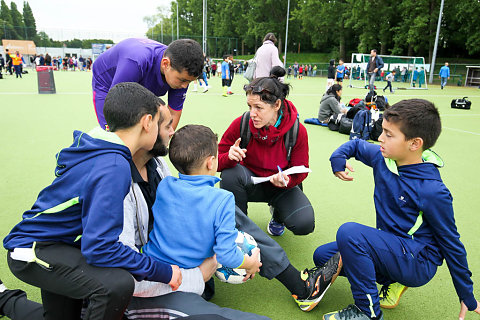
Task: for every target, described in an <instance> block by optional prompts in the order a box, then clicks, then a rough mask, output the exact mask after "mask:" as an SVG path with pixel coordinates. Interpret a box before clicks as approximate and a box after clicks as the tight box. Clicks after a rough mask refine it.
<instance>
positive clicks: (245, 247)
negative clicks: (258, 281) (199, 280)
mask: <svg viewBox="0 0 480 320" xmlns="http://www.w3.org/2000/svg"><path fill="white" fill-rule="evenodd" d="M235 243H236V244H237V247H238V248H239V249H240V250H241V251H242V252H243V253H246V254H248V255H249V256H251V255H252V253H253V251H254V249H255V248H257V242H256V241H255V239H254V238H253V237H252V236H251V235H249V234H248V233H246V232H243V231H238V235H237V239H236V240H235ZM258 260H259V261H260V255H258ZM215 275H216V276H217V278H218V279H219V280H220V281H222V282H226V283H232V284H241V283H243V278H245V276H246V275H247V272H246V270H245V269H233V268H228V267H224V266H222V265H221V264H220V263H219V264H218V265H217V271H215Z"/></svg>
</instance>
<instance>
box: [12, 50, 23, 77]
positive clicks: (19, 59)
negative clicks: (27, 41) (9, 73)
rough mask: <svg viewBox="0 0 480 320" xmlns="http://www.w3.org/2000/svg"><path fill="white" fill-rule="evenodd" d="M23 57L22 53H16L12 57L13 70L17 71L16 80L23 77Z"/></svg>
mask: <svg viewBox="0 0 480 320" xmlns="http://www.w3.org/2000/svg"><path fill="white" fill-rule="evenodd" d="M23 62H24V61H23V56H22V55H21V54H20V52H18V51H17V52H15V55H14V56H13V57H12V64H13V68H14V69H15V76H16V78H18V77H20V78H21V77H22V64H23Z"/></svg>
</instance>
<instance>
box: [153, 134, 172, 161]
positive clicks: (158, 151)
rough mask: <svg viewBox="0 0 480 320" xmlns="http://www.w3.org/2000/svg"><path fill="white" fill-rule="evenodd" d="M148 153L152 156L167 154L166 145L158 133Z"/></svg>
mask: <svg viewBox="0 0 480 320" xmlns="http://www.w3.org/2000/svg"><path fill="white" fill-rule="evenodd" d="M149 153H150V154H151V155H152V156H154V157H164V156H166V155H167V154H168V146H167V144H166V143H165V142H164V141H163V139H162V137H161V136H160V135H159V136H158V137H157V141H155V144H154V145H153V148H152V150H150V151H149Z"/></svg>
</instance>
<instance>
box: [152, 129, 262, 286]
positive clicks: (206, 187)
mask: <svg viewBox="0 0 480 320" xmlns="http://www.w3.org/2000/svg"><path fill="white" fill-rule="evenodd" d="M169 157H170V161H171V162H172V164H173V165H174V166H175V168H176V169H177V170H178V171H179V174H178V175H179V177H178V178H175V177H173V176H168V177H165V178H164V179H162V181H161V182H160V184H159V185H158V188H157V196H156V199H155V203H154V205H153V207H152V211H153V215H154V226H153V230H152V232H151V233H150V235H149V241H148V242H147V244H146V245H145V246H144V247H143V252H144V253H145V254H147V255H148V256H150V257H153V258H155V259H157V260H160V261H163V262H166V261H176V262H177V263H178V265H179V266H181V267H182V268H195V267H198V266H199V265H200V264H201V263H202V262H203V260H205V259H206V258H209V257H212V256H213V255H215V254H216V258H217V261H218V262H219V263H221V264H222V265H224V266H227V267H231V268H243V269H246V271H247V276H246V277H245V281H246V280H247V279H249V278H253V277H254V276H255V273H256V272H259V271H260V269H259V268H260V266H261V265H262V264H261V262H260V261H259V254H260V249H257V250H255V252H254V253H253V254H252V256H248V255H247V254H245V255H244V254H243V253H242V252H241V250H240V249H238V248H237V244H236V243H235V239H236V238H237V235H238V230H237V229H236V228H235V199H234V197H233V193H231V192H229V191H226V190H223V189H219V188H215V184H216V183H217V182H219V181H220V178H217V177H216V176H215V174H216V172H217V167H218V144H217V135H216V134H214V133H213V132H212V130H210V129H209V128H207V127H205V126H201V125H187V126H185V127H183V128H181V129H179V130H178V131H177V132H176V133H175V134H174V135H173V137H172V140H171V141H170V148H169Z"/></svg>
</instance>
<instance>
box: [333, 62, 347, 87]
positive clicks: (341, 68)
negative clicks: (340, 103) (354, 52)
mask: <svg viewBox="0 0 480 320" xmlns="http://www.w3.org/2000/svg"><path fill="white" fill-rule="evenodd" d="M344 75H345V65H344V64H343V60H342V59H340V60H338V66H337V73H336V74H335V80H337V84H341V83H342V82H343V76H344Z"/></svg>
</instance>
